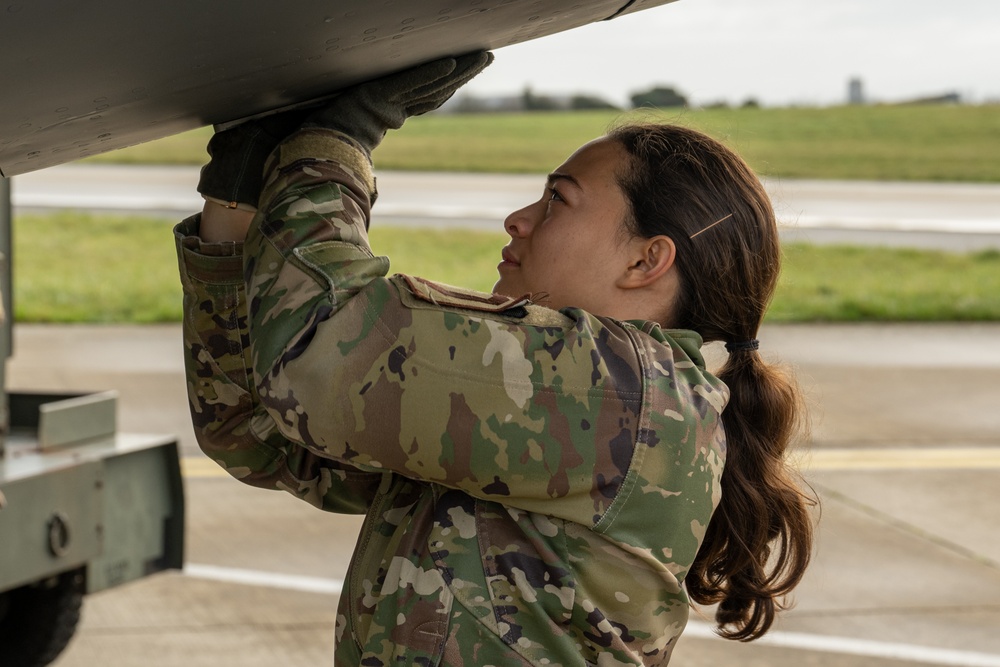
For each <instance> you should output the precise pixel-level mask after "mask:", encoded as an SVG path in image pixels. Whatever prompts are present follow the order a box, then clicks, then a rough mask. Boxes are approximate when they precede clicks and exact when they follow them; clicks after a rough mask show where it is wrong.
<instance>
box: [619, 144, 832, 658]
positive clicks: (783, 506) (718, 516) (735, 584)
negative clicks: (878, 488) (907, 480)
mask: <svg viewBox="0 0 1000 667" xmlns="http://www.w3.org/2000/svg"><path fill="white" fill-rule="evenodd" d="M609 137H610V138H611V139H613V140H615V141H617V142H619V143H620V144H621V145H622V146H623V147H624V148H625V150H626V152H627V154H628V156H629V161H628V164H627V167H626V168H625V169H624V170H623V171H622V173H620V174H619V176H618V178H619V185H620V186H621V188H622V190H623V191H624V193H625V195H626V198H627V200H628V202H629V206H630V215H629V217H628V220H627V221H626V228H627V231H629V232H631V233H632V234H634V235H637V236H641V237H645V238H651V237H654V236H659V235H665V236H668V237H670V238H671V239H672V240H673V241H674V244H675V245H676V247H677V256H676V259H675V262H676V266H677V269H678V271H679V275H680V294H679V296H678V300H677V303H676V306H675V308H674V312H673V314H672V321H670V322H667V324H668V325H669V326H672V327H676V328H684V329H693V330H694V331H696V332H698V333H699V334H701V336H702V337H703V338H704V340H705V341H706V342H710V341H725V342H726V343H727V345H732V346H733V347H732V351H731V352H730V354H729V358H728V360H727V361H726V363H725V364H724V365H723V367H722V369H721V370H720V371H719V372H718V376H719V379H721V380H722V381H723V382H725V383H726V385H727V386H728V387H729V390H730V399H729V404H728V405H727V406H726V408H725V410H723V413H722V422H723V425H724V427H725V430H726V465H725V468H724V471H723V473H722V499H721V501H720V503H719V506H718V508H717V509H716V511H715V514H714V515H713V516H712V520H711V522H710V523H709V525H708V531H707V533H706V535H705V539H704V541H703V542H702V545H701V549H700V550H699V551H698V555H697V556H696V557H695V561H694V563H693V564H692V566H691V570H690V571H689V572H688V574H687V576H686V578H685V580H684V582H685V586H686V587H687V591H688V595H689V596H690V598H691V599H692V600H693V601H694V602H697V603H699V604H715V603H719V607H718V610H717V612H716V617H715V620H716V622H717V624H718V632H719V634H720V635H722V636H723V637H725V638H727V639H737V640H741V641H750V640H753V639H757V638H758V637H760V636H761V635H763V634H764V633H765V632H767V630H768V629H769V628H770V627H771V624H772V622H773V621H774V616H775V613H776V612H777V611H778V610H780V609H783V608H784V607H785V606H786V605H785V603H784V600H783V597H784V596H785V595H786V594H787V593H788V592H789V591H791V589H792V588H794V587H795V585H796V584H798V582H799V580H800V579H801V578H802V575H803V574H804V572H805V569H806V566H807V565H808V563H809V557H810V553H811V547H812V522H811V519H810V516H809V511H808V507H809V506H810V505H812V504H814V503H815V501H814V500H813V499H812V498H811V497H810V496H807V495H806V494H805V493H804V492H803V491H802V490H801V489H800V487H799V485H798V483H797V481H796V480H797V475H795V474H794V473H793V472H792V471H791V470H790V469H789V468H788V466H787V464H786V461H785V453H786V448H787V447H788V445H789V443H790V442H791V440H792V439H793V438H794V437H795V436H796V435H797V433H798V426H799V417H800V415H801V414H802V409H801V400H800V394H799V391H798V388H797V386H796V384H795V383H794V381H793V380H792V378H791V377H790V376H789V375H787V374H786V373H784V372H783V371H782V370H780V369H779V368H778V367H776V366H773V365H770V364H768V363H766V362H765V361H764V360H763V359H762V358H761V356H760V354H758V353H757V351H756V349H754V348H753V346H751V345H748V344H747V342H748V341H753V340H755V339H756V338H757V330H758V329H759V328H760V324H761V320H762V319H763V317H764V312H765V310H766V309H767V306H768V304H769V303H770V300H771V296H772V294H773V293H774V289H775V285H776V284H777V280H778V273H779V270H780V265H781V249H780V244H779V240H778V230H777V225H776V223H775V219H774V212H773V210H772V208H771V203H770V200H769V199H768V196H767V193H766V192H765V191H764V188H763V186H762V185H761V183H760V181H759V180H758V179H757V177H756V176H755V175H754V173H753V172H752V171H751V170H750V168H749V167H748V166H747V165H746V163H745V162H744V161H743V160H742V159H741V158H740V157H739V156H738V155H736V154H735V153H733V152H732V151H731V150H729V149H728V148H726V147H725V146H723V145H722V144H721V143H719V142H718V141H716V140H714V139H712V138H710V137H707V136H705V135H703V134H701V133H700V132H696V131H694V130H690V129H687V128H683V127H676V126H671V125H629V126H624V127H620V128H617V129H615V130H613V131H612V132H610V134H609ZM733 344H735V345H733Z"/></svg>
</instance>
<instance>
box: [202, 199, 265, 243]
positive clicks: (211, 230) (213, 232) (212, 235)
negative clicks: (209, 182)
mask: <svg viewBox="0 0 1000 667" xmlns="http://www.w3.org/2000/svg"><path fill="white" fill-rule="evenodd" d="M233 203H234V204H235V202H233ZM256 210H257V209H255V208H253V207H252V206H249V205H247V204H235V206H230V205H229V204H226V203H222V202H220V201H219V200H215V199H210V198H208V197H206V198H205V206H204V207H203V208H202V211H201V225H200V227H199V229H198V236H199V237H201V240H202V241H207V242H208V243H217V242H219V241H243V240H244V239H246V236H247V231H249V229H250V223H251V222H253V218H254V215H255V214H256Z"/></svg>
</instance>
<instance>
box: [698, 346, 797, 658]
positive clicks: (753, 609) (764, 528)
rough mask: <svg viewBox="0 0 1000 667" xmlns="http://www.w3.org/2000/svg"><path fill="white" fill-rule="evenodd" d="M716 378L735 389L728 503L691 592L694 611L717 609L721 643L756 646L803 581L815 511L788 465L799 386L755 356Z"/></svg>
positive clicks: (729, 417) (732, 362) (728, 419)
mask: <svg viewBox="0 0 1000 667" xmlns="http://www.w3.org/2000/svg"><path fill="white" fill-rule="evenodd" d="M718 376H719V379H720V380H722V381H723V382H725V383H726V385H727V386H728V387H729V390H730V399H729V404H728V405H727V406H726V409H725V410H724V411H723V413H722V422H723V426H724V427H725V429H726V465H725V468H724V470H723V473H722V499H721V501H720V503H719V506H718V508H717V509H716V510H715V514H713V515H712V520H711V521H710V522H709V524H708V531H707V533H706V535H705V539H704V541H703V542H702V544H701V548H700V549H699V551H698V555H697V556H696V557H695V561H694V563H693V564H692V566H691V569H690V571H689V572H688V575H687V577H686V579H685V585H686V587H687V591H688V595H689V596H690V598H691V600H693V601H694V602H697V603H699V604H705V605H709V604H718V605H719V607H718V611H717V612H716V616H715V619H716V622H717V623H718V625H719V634H720V635H721V636H722V637H725V638H726V639H736V640H740V641H750V640H753V639H757V638H758V637H760V636H761V635H763V634H764V633H765V632H767V631H768V629H769V628H770V627H771V624H772V623H773V621H774V616H775V614H776V613H777V612H778V611H779V610H781V609H784V608H785V607H786V604H785V602H784V600H783V599H782V598H783V597H784V596H785V595H786V594H788V593H789V592H790V591H791V590H792V589H793V588H794V587H795V586H796V585H797V584H798V583H799V581H800V580H801V579H802V575H803V574H804V573H805V569H806V566H807V565H808V564H809V558H810V552H811V545H812V521H811V519H810V516H809V512H808V507H809V506H810V505H812V504H814V502H813V501H812V500H811V499H810V498H808V497H807V496H806V495H805V494H804V493H803V492H802V491H801V490H800V488H799V486H798V485H797V484H796V481H795V477H796V476H795V475H794V474H793V473H792V471H791V470H790V469H789V467H788V465H787V463H786V449H787V447H788V445H789V443H790V442H791V441H792V439H793V438H794V436H795V435H796V434H797V432H798V427H799V419H798V415H799V414H801V410H800V403H801V401H800V395H799V392H798V390H797V387H796V385H795V383H794V381H792V380H791V378H790V377H789V376H788V375H786V374H785V373H784V372H783V371H782V370H781V369H780V368H778V367H776V366H772V365H769V364H767V363H765V362H764V360H763V359H762V358H761V356H760V355H759V354H758V353H757V352H755V351H752V350H737V351H734V352H733V353H731V354H730V355H729V359H728V361H727V362H726V364H725V365H724V366H723V367H722V369H721V370H720V371H719V373H718Z"/></svg>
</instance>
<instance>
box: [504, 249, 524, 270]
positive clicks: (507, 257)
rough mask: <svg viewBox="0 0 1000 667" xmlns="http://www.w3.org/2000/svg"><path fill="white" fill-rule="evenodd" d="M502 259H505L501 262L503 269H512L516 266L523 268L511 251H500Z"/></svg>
mask: <svg viewBox="0 0 1000 667" xmlns="http://www.w3.org/2000/svg"><path fill="white" fill-rule="evenodd" d="M500 257H501V258H502V259H503V261H501V262H500V266H502V267H508V268H510V267H515V266H521V262H519V261H518V260H517V258H516V257H514V255H513V253H511V251H510V250H508V249H507V248H504V249H503V250H502V251H500Z"/></svg>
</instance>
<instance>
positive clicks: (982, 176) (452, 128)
mask: <svg viewBox="0 0 1000 667" xmlns="http://www.w3.org/2000/svg"><path fill="white" fill-rule="evenodd" d="M629 119H639V120H663V121H666V122H672V123H678V124H682V125H688V126H691V127H694V128H697V129H700V130H702V131H704V132H706V133H708V134H709V135H711V136H713V137H716V138H718V139H720V140H722V141H724V142H725V143H727V144H728V145H729V146H731V147H732V148H734V149H736V150H737V151H739V152H740V154H742V155H743V156H744V157H745V158H746V159H747V161H748V162H750V164H751V166H753V167H754V169H756V170H757V171H758V172H759V173H761V174H764V175H768V176H783V177H792V178H819V179H872V180H913V181H966V182H1000V160H997V159H996V155H997V154H998V153H1000V109H998V107H997V106H933V105H932V106H873V107H867V106H865V107H860V106H859V107H847V106H844V107H823V108H778V109H705V110H677V111H672V112H652V111H642V112H633V113H627V114H626V113H618V112H604V111H597V112H542V113H530V114H528V113H522V114H480V115H461V116H457V115H442V114H430V115H428V116H420V117H417V118H413V119H410V120H409V121H407V123H406V125H405V126H404V127H403V129H401V130H399V131H398V132H393V133H390V135H389V137H388V138H387V139H386V140H385V142H384V143H383V144H382V146H380V147H379V148H378V150H377V151H376V152H375V156H374V157H375V162H376V164H377V165H378V167H379V168H380V169H406V170H431V171H483V172H548V171H550V170H551V169H552V168H553V167H555V166H557V165H559V164H560V163H561V162H562V161H563V160H564V159H565V158H566V157H567V156H568V155H569V154H570V153H572V152H573V151H574V150H575V149H576V148H578V147H579V146H580V145H581V144H583V143H585V142H587V141H589V140H590V139H593V138H594V137H596V136H599V135H601V134H603V133H604V132H605V131H606V130H607V129H608V127H609V126H611V125H612V124H615V123H616V122H621V121H624V120H629ZM210 136H211V129H209V128H202V129H200V130H196V131H193V132H188V133H185V134H181V135H177V136H175V137H170V138H167V139H163V140H160V141H156V142H150V143H148V144H144V145H141V146H136V147H133V148H128V149H124V150H121V151H115V152H113V153H108V154H105V155H101V156H97V157H96V158H90V160H92V161H97V162H126V163H170V164H202V163H203V162H205V161H206V160H207V155H206V154H205V148H204V147H205V144H206V143H207V141H208V138H209V137H210Z"/></svg>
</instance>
